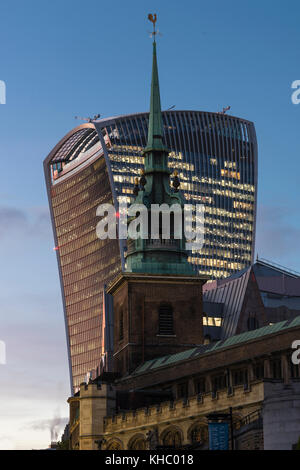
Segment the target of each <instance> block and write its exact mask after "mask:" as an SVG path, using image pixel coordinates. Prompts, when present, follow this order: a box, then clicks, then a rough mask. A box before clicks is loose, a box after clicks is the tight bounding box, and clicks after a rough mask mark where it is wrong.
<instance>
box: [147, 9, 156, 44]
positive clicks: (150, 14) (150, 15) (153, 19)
mask: <svg viewBox="0 0 300 470" xmlns="http://www.w3.org/2000/svg"><path fill="white" fill-rule="evenodd" d="M148 20H149V21H151V23H153V32H152V33H151V35H152V36H154V39H155V36H156V34H157V33H158V31H156V30H155V23H156V21H157V16H156V13H154V15H152V13H149V15H148Z"/></svg>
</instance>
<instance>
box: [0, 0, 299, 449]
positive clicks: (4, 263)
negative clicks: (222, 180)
mask: <svg viewBox="0 0 300 470" xmlns="http://www.w3.org/2000/svg"><path fill="white" fill-rule="evenodd" d="M149 12H153V13H154V12H156V13H157V14H158V17H159V18H158V28H159V30H160V31H161V32H162V36H161V37H160V39H159V44H158V60H159V73H160V87H161V94H162V107H163V108H164V109H166V108H168V107H170V106H172V105H176V108H177V109H197V110H207V111H220V110H221V109H222V107H223V106H227V105H230V106H231V111H230V113H232V114H233V115H235V116H239V117H244V118H246V119H249V120H252V121H254V122H255V125H256V131H257V137H258V145H259V191H258V207H259V212H258V228H257V251H258V253H259V255H260V256H262V257H265V258H267V259H271V260H274V261H276V262H278V263H280V264H283V265H286V266H288V267H291V268H294V269H296V270H298V271H300V253H299V249H298V241H299V238H300V220H299V212H298V208H299V202H300V201H299V183H298V182H299V174H300V163H299V162H300V159H299V156H300V140H299V123H300V105H298V106H296V105H293V104H292V102H291V93H292V90H291V84H292V82H293V81H294V80H297V79H300V69H299V44H300V28H299V14H300V4H299V2H297V1H296V0H289V2H282V1H277V0H275V1H274V0H272V1H271V0H263V1H257V0H251V1H250V0H244V1H243V2H241V1H237V0H228V1H226V2H224V1H223V0H215V1H212V2H199V0H186V1H185V2H182V1H177V0H164V1H161V0H160V1H156V0H153V1H151V2H149V1H143V0H139V1H135V0H128V1H127V2H124V1H122V0H115V1H114V2H106V1H102V0H90V1H89V2H86V3H83V2H82V1H78V0H64V1H57V0H52V1H51V2H46V0H27V1H26V2H24V1H22V0H16V1H14V2H5V3H4V2H2V4H1V13H0V14H1V28H0V80H4V81H5V83H6V87H7V103H6V104H5V105H0V158H1V163H2V171H1V173H0V262H1V267H2V269H1V270H0V318H1V322H0V340H4V341H5V342H6V345H7V365H5V366H3V365H2V366H0V383H1V389H0V390H1V391H0V416H1V425H0V448H8V447H10V448H41V447H46V446H47V445H48V443H49V441H50V431H49V429H50V427H51V423H52V424H57V423H61V425H62V424H63V419H64V418H65V417H66V416H67V412H68V411H67V406H66V398H67V396H68V393H69V384H68V371H67V355H66V346H65V333H64V323H63V313H62V305H61V297H60V289H59V282H58V272H57V266H56V259H55V253H54V252H53V239H52V230H51V226H50V222H49V215H48V208H47V197H46V190H45V184H44V176H43V167H42V162H43V159H44V158H45V157H46V156H47V154H48V153H49V152H50V150H51V148H52V147H53V146H54V145H55V144H56V143H57V141H58V140H59V139H60V138H61V137H63V136H64V135H65V134H66V132H67V131H69V130H70V129H71V128H72V127H74V126H75V125H77V124H78V121H75V120H74V116H75V115H79V116H90V115H94V114H96V113H101V115H102V117H105V116H111V115H118V114H125V113H131V112H138V111H145V110H147V109H148V103H149V88H150V72H151V41H150V39H149V35H148V31H150V30H151V24H150V23H149V22H148V21H147V14H148V13H149ZM56 429H59V425H58V424H57V426H56Z"/></svg>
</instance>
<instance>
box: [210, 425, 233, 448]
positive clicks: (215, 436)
mask: <svg viewBox="0 0 300 470" xmlns="http://www.w3.org/2000/svg"><path fill="white" fill-rule="evenodd" d="M208 432H209V450H228V449H229V425H228V423H209V424H208Z"/></svg>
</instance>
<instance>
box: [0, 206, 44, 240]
mask: <svg viewBox="0 0 300 470" xmlns="http://www.w3.org/2000/svg"><path fill="white" fill-rule="evenodd" d="M50 233H51V222H50V213H49V209H48V207H46V206H45V207H33V208H30V209H28V210H24V209H18V208H16V207H0V239H5V238H10V237H14V238H22V237H45V236H49V234H50Z"/></svg>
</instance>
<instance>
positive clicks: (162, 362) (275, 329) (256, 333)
mask: <svg viewBox="0 0 300 470" xmlns="http://www.w3.org/2000/svg"><path fill="white" fill-rule="evenodd" d="M295 327H300V316H298V317H296V318H294V319H289V320H285V321H282V322H279V323H274V324H273V325H268V326H264V327H262V328H259V329H257V330H252V331H247V332H245V333H241V334H239V335H235V336H232V337H230V338H227V339H225V340H220V341H217V342H216V343H211V344H207V345H201V346H197V347H195V348H192V349H188V350H186V351H182V352H180V353H177V354H170V355H168V356H163V357H159V358H156V359H153V360H150V361H147V362H145V363H144V364H142V365H141V366H140V367H138V368H137V369H136V370H135V372H133V374H132V375H138V374H142V373H145V372H150V371H153V370H155V369H158V368H160V367H164V366H168V365H171V364H176V363H178V362H181V361H185V360H188V359H192V358H195V357H198V356H201V355H205V354H208V353H211V352H213V351H219V350H222V349H225V348H228V347H231V346H236V345H238V344H242V343H246V342H247V341H252V340H256V339H258V338H262V337H265V336H268V335H272V334H274V333H279V332H282V331H285V330H288V329H291V328H295Z"/></svg>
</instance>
